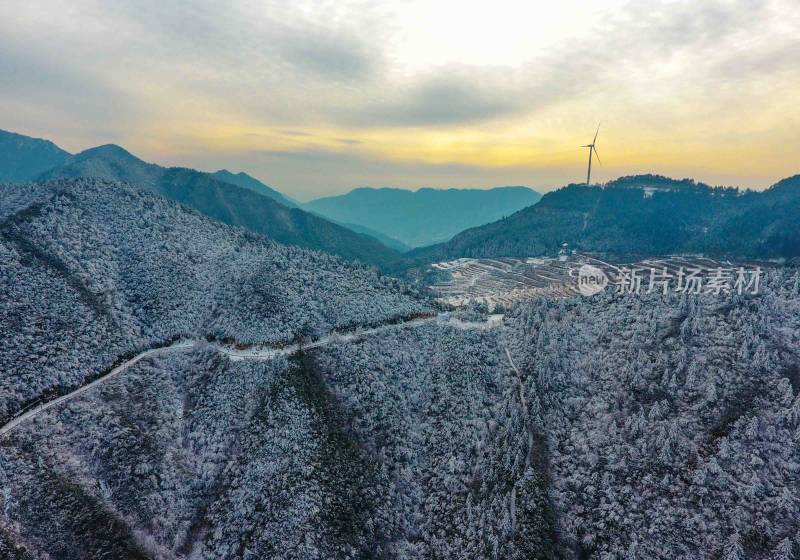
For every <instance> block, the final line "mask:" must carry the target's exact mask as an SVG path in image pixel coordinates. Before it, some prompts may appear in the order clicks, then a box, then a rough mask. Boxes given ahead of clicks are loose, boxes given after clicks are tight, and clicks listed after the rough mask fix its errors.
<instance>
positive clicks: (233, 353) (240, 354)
mask: <svg viewBox="0 0 800 560" xmlns="http://www.w3.org/2000/svg"><path fill="white" fill-rule="evenodd" d="M433 322H435V323H437V324H440V325H445V326H450V327H453V328H457V329H479V330H487V329H493V328H495V327H498V326H500V325H502V315H490V316H489V318H488V319H487V320H486V321H485V322H468V321H461V320H459V319H456V318H453V317H450V314H449V313H441V314H439V315H434V316H433V317H422V318H417V319H411V320H408V321H404V322H401V323H393V324H387V325H381V326H379V327H373V328H369V329H363V330H356V331H353V332H348V333H344V334H339V333H336V332H334V333H331V334H329V335H326V336H324V337H322V338H319V339H317V340H315V341H312V342H308V343H305V344H302V343H297V344H290V345H288V346H283V347H281V348H275V347H272V346H253V347H250V348H246V349H241V350H240V349H237V348H234V347H231V346H225V345H221V344H211V345H210V347H211V348H213V349H214V350H215V351H217V352H220V353H221V354H225V355H226V356H228V358H230V359H231V360H236V361H238V360H271V359H273V358H275V357H277V356H287V355H291V354H294V353H295V352H297V351H298V350H301V349H302V350H310V349H312V348H319V347H320V346H325V345H328V344H331V343H346V342H351V341H353V340H357V339H359V338H362V337H364V336H370V335H374V334H378V333H382V332H386V331H389V330H393V329H401V328H407V327H419V326H422V325H425V324H428V323H433ZM204 342H205V341H203V340H183V341H179V342H175V343H173V344H170V345H168V346H161V347H158V348H152V349H150V350H146V351H144V352H142V353H140V354H137V355H136V356H134V357H133V358H131V359H130V360H128V361H126V362H124V363H122V364H120V365H118V366H117V367H115V368H114V369H112V370H111V371H110V372H108V373H107V374H105V375H103V376H102V377H98V378H97V379H95V380H94V381H92V382H91V383H87V384H86V385H83V386H82V387H79V388H78V389H75V390H74V391H72V392H71V393H68V394H66V395H63V396H61V397H58V398H56V399H53V400H52V401H48V402H45V403H42V404H40V405H38V406H35V407H34V408H31V409H30V410H27V411H25V412H23V413H22V414H20V415H19V416H15V417H14V418H12V419H11V420H9V421H8V422H7V423H6V424H5V425H4V426H2V427H0V438H2V437H3V436H5V435H6V434H7V433H9V432H11V431H12V430H13V429H14V428H16V427H17V426H19V425H20V424H23V423H25V422H27V421H28V420H30V419H32V418H34V417H36V416H37V415H39V414H40V413H42V412H44V411H45V410H48V409H50V408H53V407H55V406H58V405H60V404H62V403H64V402H67V401H69V400H72V399H74V398H76V397H79V396H80V395H82V394H84V393H86V392H88V391H90V390H92V389H93V388H94V387H96V386H97V385H100V384H102V383H106V382H107V381H109V380H111V379H113V378H114V377H116V376H118V375H119V374H120V373H122V372H124V371H125V370H127V369H128V368H130V367H131V366H133V365H135V364H136V363H137V362H139V361H140V360H142V359H144V358H149V357H152V356H159V355H165V354H172V353H175V352H185V351H188V350H191V349H192V348H195V347H197V346H199V345H201V344H203V343H204Z"/></svg>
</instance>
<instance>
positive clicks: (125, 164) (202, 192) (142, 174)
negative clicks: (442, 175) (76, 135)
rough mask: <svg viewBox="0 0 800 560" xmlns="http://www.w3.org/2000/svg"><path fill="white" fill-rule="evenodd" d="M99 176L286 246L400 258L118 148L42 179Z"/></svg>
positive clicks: (266, 199) (298, 213)
mask: <svg viewBox="0 0 800 560" xmlns="http://www.w3.org/2000/svg"><path fill="white" fill-rule="evenodd" d="M75 177H94V178H102V179H107V180H111V181H124V182H128V183H131V184H134V185H139V186H144V187H146V188H148V189H150V190H152V191H154V192H157V193H158V194H161V195H163V196H166V197H167V198H170V199H172V200H175V201H177V202H181V203H183V204H186V205H187V206H191V207H192V208H195V209H196V210H198V211H199V212H201V213H203V214H205V215H206V216H209V217H211V218H213V219H215V220H218V221H220V222H222V223H225V224H229V225H235V226H242V227H244V228H247V229H249V230H250V231H253V232H255V233H258V234H261V235H266V236H267V237H270V238H272V239H274V240H275V241H278V242H280V243H286V244H289V245H297V246H299V247H306V248H309V249H316V250H319V251H323V252H326V253H330V254H333V255H338V256H340V257H344V258H346V259H348V260H353V261H359V262H362V263H365V264H371V265H375V266H380V267H383V268H387V269H388V268H390V267H391V266H393V265H395V264H396V262H397V261H398V260H399V259H400V254H399V253H397V252H396V251H394V250H392V249H390V248H388V247H386V246H385V245H383V244H382V243H380V242H379V241H378V240H376V239H375V238H373V237H370V236H368V235H362V234H359V233H356V232H354V231H351V230H349V229H347V228H346V227H343V226H340V225H338V224H334V223H332V222H330V221H328V220H326V219H324V218H321V217H319V216H316V215H314V214H311V213H309V212H305V211H303V210H300V209H299V208H290V207H288V206H284V205H283V204H280V203H278V202H276V200H275V198H274V194H273V195H270V193H263V194H259V193H257V192H256V191H255V190H253V189H252V188H243V187H241V186H237V185H236V184H233V183H231V182H225V181H223V180H220V179H219V178H217V177H215V176H214V175H212V174H210V173H202V172H200V171H196V170H194V169H187V168H183V167H169V168H165V167H161V166H159V165H155V164H152V163H147V162H145V161H142V160H141V159H139V158H137V157H136V156H134V155H133V154H131V153H129V152H127V151H126V150H124V149H123V148H121V147H119V146H115V145H112V144H109V145H105V146H98V147H96V148H91V149H89V150H85V151H83V152H81V153H79V154H76V155H74V156H72V157H70V158H69V159H68V160H67V161H66V162H65V163H64V165H62V166H59V167H56V168H54V169H51V170H49V171H47V172H45V173H43V174H42V175H41V176H40V177H39V180H42V181H48V180H52V179H58V178H75Z"/></svg>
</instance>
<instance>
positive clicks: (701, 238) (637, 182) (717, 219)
mask: <svg viewBox="0 0 800 560" xmlns="http://www.w3.org/2000/svg"><path fill="white" fill-rule="evenodd" d="M562 243H568V244H569V247H570V248H571V249H576V250H579V251H584V252H591V253H596V254H600V255H605V256H607V257H609V258H612V259H613V258H615V257H625V258H627V257H631V256H651V255H666V254H677V253H702V254H706V255H711V256H717V257H746V258H761V259H767V258H792V257H797V256H800V175H797V176H794V177H790V178H787V179H784V180H783V181H780V182H779V183H777V184H776V185H774V186H773V187H771V188H770V189H768V190H766V191H763V192H755V191H743V190H738V189H735V188H724V187H710V186H708V185H704V184H702V183H695V182H694V181H692V180H689V179H684V180H675V179H669V178H667V177H661V176H657V175H639V176H633V177H623V178H620V179H617V180H616V181H612V182H610V183H608V184H606V185H604V186H598V185H593V186H586V185H569V186H567V187H564V188H561V189H559V190H556V191H553V192H550V193H547V194H546V195H544V196H543V197H542V199H541V201H539V203H538V204H536V205H534V206H530V207H528V208H525V209H523V210H520V211H519V212H517V213H515V214H513V215H511V216H508V217H507V218H505V219H502V220H499V221H496V222H493V223H491V224H487V225H484V226H480V227H476V228H472V229H469V230H466V231H464V232H462V233H460V234H458V235H456V236H455V237H454V238H453V239H451V240H450V241H447V242H445V243H441V244H438V245H433V246H431V247H425V248H420V249H416V250H414V251H412V252H410V253H409V254H408V255H407V256H408V257H409V258H410V259H412V260H416V262H417V263H426V262H431V261H437V260H446V259H453V258H458V257H495V256H535V255H548V254H549V255H555V254H556V253H557V252H558V251H559V249H560V247H561V245H562Z"/></svg>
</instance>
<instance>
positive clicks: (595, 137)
mask: <svg viewBox="0 0 800 560" xmlns="http://www.w3.org/2000/svg"><path fill="white" fill-rule="evenodd" d="M598 134H600V124H599V123H598V125H597V132H595V133H594V140H592V144H593V145H594V143H595V142H596V141H597V135H598Z"/></svg>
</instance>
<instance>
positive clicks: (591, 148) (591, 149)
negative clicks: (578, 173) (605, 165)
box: [581, 124, 601, 185]
mask: <svg viewBox="0 0 800 560" xmlns="http://www.w3.org/2000/svg"><path fill="white" fill-rule="evenodd" d="M598 134H600V125H599V124H598V125H597V132H595V133H594V140H592V143H591V144H586V145H585V146H581V148H589V170H588V171H587V172H586V184H587V185H589V184H591V180H592V152H594V155H596V156H597V163H601V162H600V154H598V153H597V148H595V147H594V144H595V142H597V135H598Z"/></svg>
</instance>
